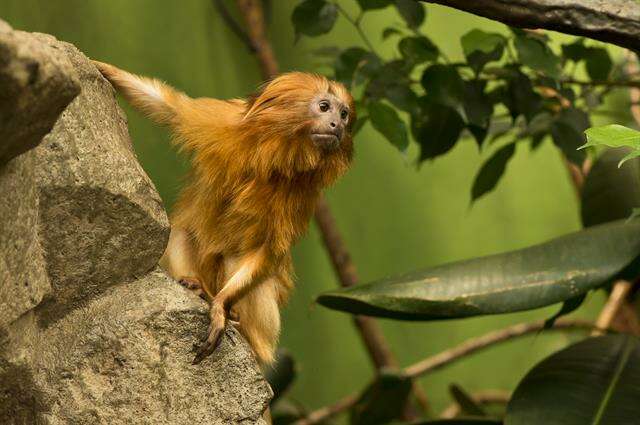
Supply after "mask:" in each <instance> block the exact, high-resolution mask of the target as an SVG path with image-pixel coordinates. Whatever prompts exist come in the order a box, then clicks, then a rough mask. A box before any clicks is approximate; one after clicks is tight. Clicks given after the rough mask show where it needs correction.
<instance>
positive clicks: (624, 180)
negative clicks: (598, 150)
mask: <svg viewBox="0 0 640 425" xmlns="http://www.w3.org/2000/svg"><path fill="white" fill-rule="evenodd" d="M631 151H632V150H631V149H629V148H623V149H609V150H607V151H605V152H604V153H603V154H602V155H600V157H599V158H598V159H597V161H596V162H595V163H594V164H593V166H592V167H591V171H589V174H587V178H586V179H585V182H584V186H583V188H582V202H581V216H582V224H583V225H584V226H585V227H587V226H593V225H596V224H600V223H606V222H607V221H613V220H619V219H622V218H627V217H629V216H630V215H631V213H632V212H633V209H634V208H636V207H639V206H640V159H634V160H633V161H629V163H628V164H627V165H625V166H624V167H622V168H618V163H619V162H620V160H621V159H622V158H623V157H624V156H626V155H627V154H628V153H629V152H631Z"/></svg>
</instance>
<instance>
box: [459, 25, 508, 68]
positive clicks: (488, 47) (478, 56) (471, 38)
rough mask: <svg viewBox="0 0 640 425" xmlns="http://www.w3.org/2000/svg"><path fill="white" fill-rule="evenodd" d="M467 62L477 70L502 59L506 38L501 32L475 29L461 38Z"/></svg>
mask: <svg viewBox="0 0 640 425" xmlns="http://www.w3.org/2000/svg"><path fill="white" fill-rule="evenodd" d="M460 43H461V44H462V51H463V52H464V56H465V57H466V58H467V62H468V63H469V65H470V66H471V68H472V69H473V70H474V71H475V72H476V73H478V72H480V70H482V68H483V67H484V66H485V65H486V64H487V63H489V62H491V61H497V60H500V58H501V57H502V53H503V52H504V46H505V45H506V38H504V36H502V35H500V34H496V33H489V32H484V31H482V30H479V29H473V30H471V31H469V32H468V33H466V34H465V35H463V36H462V38H461V39H460Z"/></svg>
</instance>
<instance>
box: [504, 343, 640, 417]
mask: <svg viewBox="0 0 640 425" xmlns="http://www.w3.org/2000/svg"><path fill="white" fill-rule="evenodd" d="M638 382H640V341H639V340H638V338H636V337H634V336H630V335H610V336H602V337H597V338H589V339H587V340H584V341H581V342H579V343H577V344H574V345H572V346H570V347H568V348H565V349H564V350H562V351H559V352H557V353H555V354H553V355H551V356H550V357H547V358H546V359H545V360H543V361H542V362H540V363H539V364H538V365H536V366H535V367H534V368H533V369H532V370H531V371H529V373H527V375H526V376H525V377H524V379H523V380H522V381H521V382H520V384H518V387H517V388H516V390H515V392H514V394H513V397H512V398H511V401H510V402H509V405H508V406H507V416H506V418H505V423H507V424H509V425H531V424H544V425H583V424H590V425H609V424H610V425H619V424H620V425H621V424H635V423H638V418H640V403H638V400H639V399H640V385H638Z"/></svg>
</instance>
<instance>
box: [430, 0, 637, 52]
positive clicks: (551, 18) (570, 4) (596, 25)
mask: <svg viewBox="0 0 640 425" xmlns="http://www.w3.org/2000/svg"><path fill="white" fill-rule="evenodd" d="M422 1H424V2H425V3H436V4H441V5H444V6H449V7H453V8H456V9H459V10H463V11H465V12H469V13H473V14H475V15H478V16H483V17H485V18H489V19H493V20H496V21H500V22H504V23H505V24H508V25H512V26H515V27H521V28H543V29H548V30H553V31H560V32H563V33H566V34H574V35H583V36H586V37H590V38H593V39H596V40H601V41H606V42H608V43H613V44H617V45H619V46H622V47H627V48H629V49H633V50H640V3H639V2H637V1H635V0H607V1H602V0H581V1H570V0H422Z"/></svg>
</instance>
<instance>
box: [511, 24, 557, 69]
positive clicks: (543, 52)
mask: <svg viewBox="0 0 640 425" xmlns="http://www.w3.org/2000/svg"><path fill="white" fill-rule="evenodd" d="M514 45H515V47H516V50H517V51H518V59H520V62H522V63H523V64H525V65H527V66H528V67H530V68H532V69H535V70H538V71H540V72H543V73H545V74H547V75H548V76H550V77H554V78H557V77H559V76H560V58H559V57H557V56H556V55H555V54H554V53H553V52H552V51H551V49H550V48H549V46H547V45H546V43H544V42H542V41H540V39H539V38H538V37H533V36H531V35H530V34H529V33H520V34H517V35H516V38H515V41H514Z"/></svg>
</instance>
